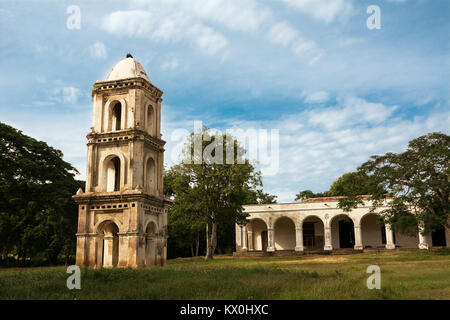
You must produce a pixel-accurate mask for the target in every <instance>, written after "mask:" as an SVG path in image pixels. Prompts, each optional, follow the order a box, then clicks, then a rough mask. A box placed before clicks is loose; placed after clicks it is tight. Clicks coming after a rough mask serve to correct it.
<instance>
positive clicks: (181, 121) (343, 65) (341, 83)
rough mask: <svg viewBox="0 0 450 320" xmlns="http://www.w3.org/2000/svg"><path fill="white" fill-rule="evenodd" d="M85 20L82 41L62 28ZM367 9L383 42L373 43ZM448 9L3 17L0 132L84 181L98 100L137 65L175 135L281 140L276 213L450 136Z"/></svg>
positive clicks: (33, 12) (53, 5)
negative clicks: (275, 132)
mask: <svg viewBox="0 0 450 320" xmlns="http://www.w3.org/2000/svg"><path fill="white" fill-rule="evenodd" d="M70 5H77V6H79V8H80V10H81V20H80V21H81V25H80V29H75V30H70V29H68V28H67V26H66V21H67V19H68V18H69V16H70V14H68V13H67V12H66V11H67V8H68V7H69V6H70ZM369 5H378V6H379V7H380V9H381V29H379V30H377V29H375V30H369V29H368V28H367V26H366V20H367V18H368V17H369V14H367V13H366V10H367V7H368V6H369ZM449 18H450V1H446V0H432V1H431V0H430V1H425V0H390V1H389V0H385V1H375V0H371V1H356V0H280V1H269V0H261V1H253V0H248V1H230V0H210V1H207V2H205V1H200V0H189V1H188V0H178V1H174V0H173V1H172V0H164V1H163V0H160V1H156V0H150V1H141V0H135V1H128V2H125V1H77V0H72V1H5V0H2V2H1V3H0V48H1V51H0V52H1V59H0V69H1V72H0V99H1V100H0V112H1V113H0V114H1V116H0V121H2V122H5V123H8V124H10V125H13V126H14V127H16V128H19V129H20V130H22V131H24V133H26V134H28V135H31V136H33V137H36V138H38V139H41V140H44V141H47V142H48V143H49V144H51V145H52V146H54V147H57V148H58V149H60V150H62V151H63V153H64V156H65V159H66V160H67V161H69V162H71V163H72V164H73V165H74V166H76V167H77V168H78V169H79V171H80V172H81V175H80V176H79V178H80V179H82V178H84V172H85V160H86V138H85V136H86V134H87V132H88V131H89V128H90V127H91V116H92V102H91V97H90V90H91V86H92V84H93V83H94V82H95V81H96V80H104V79H105V78H106V76H107V74H108V73H109V71H110V70H111V68H112V67H113V66H114V64H115V63H116V62H117V61H119V60H120V59H123V58H124V57H125V54H126V53H128V52H131V53H132V54H133V56H134V57H135V58H136V60H138V61H139V62H141V63H142V65H143V66H144V68H145V69H146V71H147V74H148V75H149V76H150V79H151V81H152V83H153V84H154V85H156V86H157V87H159V88H161V89H162V90H163V91H164V97H163V98H164V102H163V129H162V130H163V138H164V139H165V140H166V141H167V151H166V159H167V161H166V162H167V164H168V165H171V164H172V162H173V160H172V157H171V154H173V153H174V152H176V151H173V150H175V149H174V148H175V145H176V144H177V143H178V142H176V141H174V139H173V136H172V134H173V132H174V131H175V130H176V129H179V128H184V129H187V130H190V131H192V130H193V121H194V120H201V121H203V124H205V125H207V126H209V127H214V128H218V129H222V130H225V129H226V128H243V129H246V128H254V129H269V130H270V129H279V132H280V151H279V158H280V160H279V161H280V169H279V171H278V173H277V174H276V175H273V176H265V177H264V189H265V190H266V191H268V192H270V193H273V194H276V195H278V197H279V201H280V202H287V201H289V202H290V201H293V200H294V197H295V194H296V193H297V192H298V191H300V190H303V189H311V190H313V191H316V192H318V191H323V190H326V189H327V188H328V187H329V185H330V183H331V182H333V181H334V180H335V179H336V178H337V177H338V176H340V175H341V174H343V173H345V172H349V171H353V170H355V169H356V167H357V166H358V165H359V164H361V163H362V162H364V161H365V160H367V159H368V157H369V156H370V155H373V154H383V153H386V152H388V151H393V152H399V151H402V150H404V148H405V147H406V145H407V142H408V141H409V140H411V139H412V138H414V137H417V136H420V135H423V134H426V133H429V132H432V131H442V132H445V133H448V132H449V124H450V97H449V92H450V90H449V89H450V88H449V86H450V77H449V71H450V55H449V53H450V50H449V49H450V48H449V44H450V41H449V40H450V36H449V35H450V19H449Z"/></svg>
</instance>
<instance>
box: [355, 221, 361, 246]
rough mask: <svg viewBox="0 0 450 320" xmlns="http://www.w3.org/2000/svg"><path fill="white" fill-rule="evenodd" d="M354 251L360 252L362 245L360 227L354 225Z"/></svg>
mask: <svg viewBox="0 0 450 320" xmlns="http://www.w3.org/2000/svg"><path fill="white" fill-rule="evenodd" d="M354 228H355V246H354V248H355V250H362V249H363V244H362V235H361V226H360V225H355V227H354Z"/></svg>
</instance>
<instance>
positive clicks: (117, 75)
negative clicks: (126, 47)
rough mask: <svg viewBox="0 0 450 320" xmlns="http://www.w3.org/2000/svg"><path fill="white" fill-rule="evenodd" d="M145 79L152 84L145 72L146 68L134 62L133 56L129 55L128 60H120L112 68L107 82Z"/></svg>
mask: <svg viewBox="0 0 450 320" xmlns="http://www.w3.org/2000/svg"><path fill="white" fill-rule="evenodd" d="M138 77H139V78H143V79H145V80H147V81H148V82H150V78H149V77H148V75H147V73H146V72H145V70H144V67H142V65H141V64H140V63H139V62H137V61H136V60H134V58H133V56H132V55H131V54H128V55H127V58H125V59H123V60H120V61H119V62H117V64H116V65H115V66H114V67H113V68H112V70H111V72H110V73H109V75H108V78H106V81H114V80H122V79H128V78H138Z"/></svg>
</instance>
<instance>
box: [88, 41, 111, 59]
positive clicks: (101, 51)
mask: <svg viewBox="0 0 450 320" xmlns="http://www.w3.org/2000/svg"><path fill="white" fill-rule="evenodd" d="M89 54H90V55H91V57H92V58H94V59H105V58H106V57H107V56H108V55H107V53H106V47H105V44H104V43H103V42H95V43H94V44H92V45H91V46H90V47H89Z"/></svg>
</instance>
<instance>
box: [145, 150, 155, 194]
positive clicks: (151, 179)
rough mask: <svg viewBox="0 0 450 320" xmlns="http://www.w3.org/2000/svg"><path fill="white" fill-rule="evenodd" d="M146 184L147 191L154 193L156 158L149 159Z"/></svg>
mask: <svg viewBox="0 0 450 320" xmlns="http://www.w3.org/2000/svg"><path fill="white" fill-rule="evenodd" d="M145 171H146V172H145V173H146V174H145V184H146V187H147V191H148V192H150V193H154V192H155V190H156V188H155V186H156V179H155V177H156V175H155V160H153V158H149V159H148V160H147V166H146V170H145Z"/></svg>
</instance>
